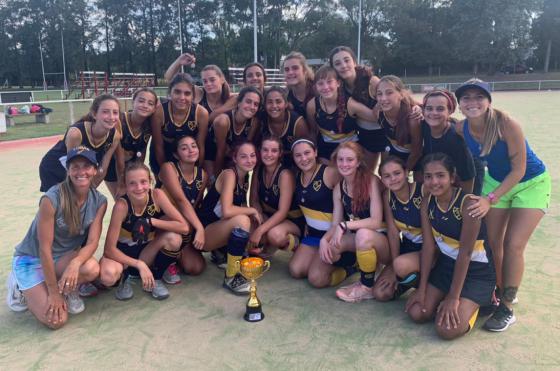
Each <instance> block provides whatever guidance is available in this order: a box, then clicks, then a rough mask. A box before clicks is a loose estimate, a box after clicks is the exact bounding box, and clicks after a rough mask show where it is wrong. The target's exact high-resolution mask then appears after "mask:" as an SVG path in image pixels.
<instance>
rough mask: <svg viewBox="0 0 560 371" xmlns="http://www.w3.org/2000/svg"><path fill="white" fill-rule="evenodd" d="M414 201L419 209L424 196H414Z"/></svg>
mask: <svg viewBox="0 0 560 371" xmlns="http://www.w3.org/2000/svg"><path fill="white" fill-rule="evenodd" d="M412 203H413V204H414V206H416V208H417V209H419V208H420V205H421V204H422V197H413V198H412Z"/></svg>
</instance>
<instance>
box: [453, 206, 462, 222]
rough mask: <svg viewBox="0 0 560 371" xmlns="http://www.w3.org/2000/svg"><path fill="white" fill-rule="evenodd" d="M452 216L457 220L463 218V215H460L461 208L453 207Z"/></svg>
mask: <svg viewBox="0 0 560 371" xmlns="http://www.w3.org/2000/svg"><path fill="white" fill-rule="evenodd" d="M453 216H454V217H455V219H457V220H461V219H463V215H461V209H460V208H458V207H457V206H455V207H453Z"/></svg>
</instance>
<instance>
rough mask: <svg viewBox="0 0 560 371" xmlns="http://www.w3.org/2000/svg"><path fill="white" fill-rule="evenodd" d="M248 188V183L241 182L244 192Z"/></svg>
mask: <svg viewBox="0 0 560 371" xmlns="http://www.w3.org/2000/svg"><path fill="white" fill-rule="evenodd" d="M248 189H249V183H243V190H244V191H245V192H246V191H247V190H248Z"/></svg>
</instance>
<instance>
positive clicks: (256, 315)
mask: <svg viewBox="0 0 560 371" xmlns="http://www.w3.org/2000/svg"><path fill="white" fill-rule="evenodd" d="M236 265H237V267H238V269H239V272H240V273H241V275H242V276H243V277H245V278H246V279H248V280H249V281H250V283H251V289H250V291H249V300H248V301H247V308H246V311H245V315H244V316H243V318H244V319H245V320H246V321H248V322H259V321H261V320H263V319H264V313H263V312H262V305H261V302H260V300H259V298H258V297H257V282H256V280H257V279H258V278H260V277H261V276H262V275H263V274H264V273H265V272H266V271H268V270H269V269H270V261H268V260H266V261H265V260H263V259H261V258H258V257H251V258H245V259H243V260H241V261H238V262H236Z"/></svg>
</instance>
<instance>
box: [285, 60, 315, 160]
mask: <svg viewBox="0 0 560 371" xmlns="http://www.w3.org/2000/svg"><path fill="white" fill-rule="evenodd" d="M282 69H283V70H284V80H285V81H286V86H287V87H288V97H287V99H288V102H289V103H290V106H291V107H290V110H293V111H296V112H297V114H298V115H300V116H302V117H304V118H305V115H306V110H305V107H306V106H307V102H309V101H310V100H311V99H313V98H314V97H315V92H314V90H313V80H314V78H315V77H314V74H313V70H312V69H311V67H309V65H308V64H307V60H306V59H305V56H304V55H303V54H301V53H300V52H295V51H292V52H290V53H289V54H288V55H287V56H286V58H284V62H282ZM285 148H286V147H285ZM287 148H288V149H289V147H287Z"/></svg>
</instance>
